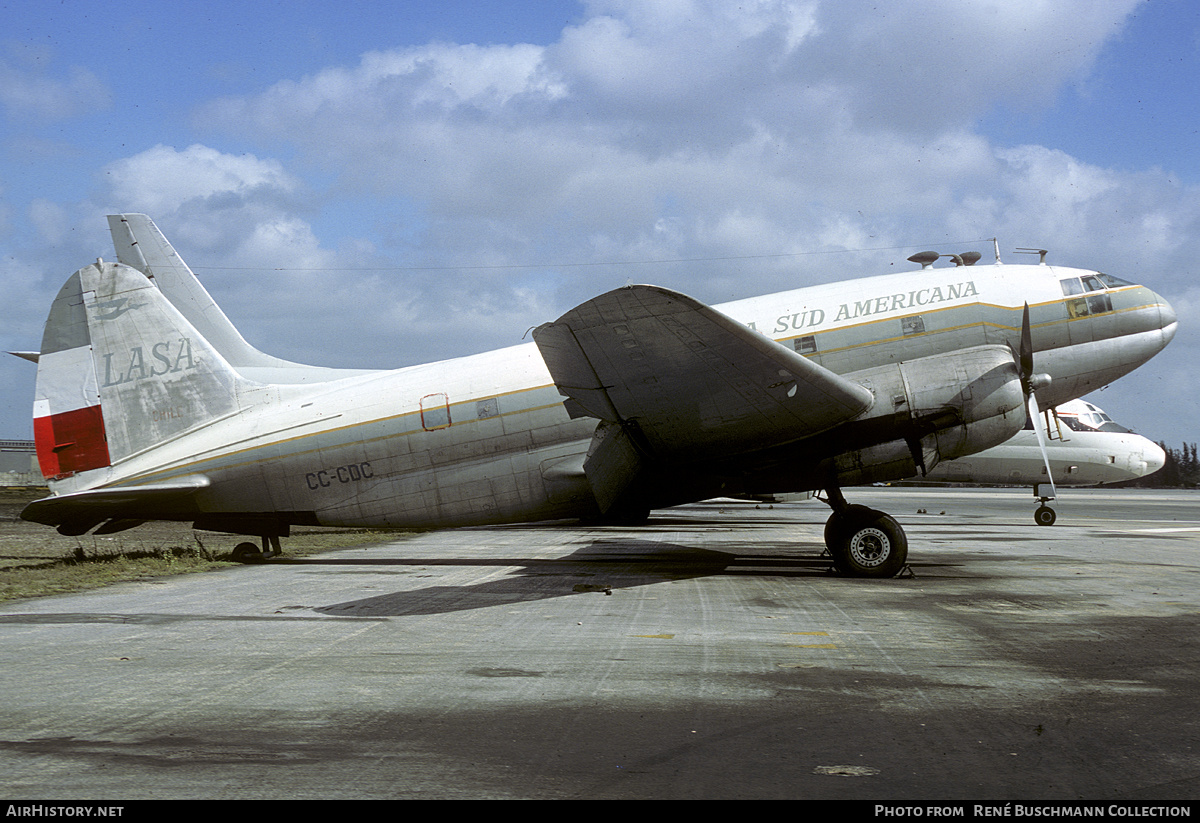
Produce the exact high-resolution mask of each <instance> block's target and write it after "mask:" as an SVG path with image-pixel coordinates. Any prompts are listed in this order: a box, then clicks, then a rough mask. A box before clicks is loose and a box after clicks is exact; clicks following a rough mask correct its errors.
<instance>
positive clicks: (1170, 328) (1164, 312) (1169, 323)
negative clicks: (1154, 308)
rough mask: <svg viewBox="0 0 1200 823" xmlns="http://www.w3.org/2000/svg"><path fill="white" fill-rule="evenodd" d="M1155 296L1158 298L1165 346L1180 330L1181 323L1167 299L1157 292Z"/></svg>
mask: <svg viewBox="0 0 1200 823" xmlns="http://www.w3.org/2000/svg"><path fill="white" fill-rule="evenodd" d="M1154 296H1155V297H1156V298H1158V320H1159V328H1161V329H1162V331H1163V345H1164V346H1165V345H1167V344H1168V343H1170V342H1171V340H1172V339H1173V338H1174V337H1175V332H1176V330H1178V329H1179V321H1178V319H1177V318H1176V316H1175V309H1174V308H1173V307H1172V306H1171V304H1170V303H1168V302H1167V299H1166V298H1165V297H1163V296H1162V295H1161V294H1159V293H1157V292H1155V293H1154Z"/></svg>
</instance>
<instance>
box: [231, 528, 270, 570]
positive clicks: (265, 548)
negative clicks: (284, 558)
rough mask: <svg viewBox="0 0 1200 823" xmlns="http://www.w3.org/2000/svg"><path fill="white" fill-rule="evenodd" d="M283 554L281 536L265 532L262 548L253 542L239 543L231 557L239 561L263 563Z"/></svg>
mask: <svg viewBox="0 0 1200 823" xmlns="http://www.w3.org/2000/svg"><path fill="white" fill-rule="evenodd" d="M281 554H283V548H282V547H281V546H280V545H279V536H278V535H274V534H272V535H265V534H264V535H263V537H262V548H261V549H260V548H259V547H258V546H256V545H254V544H253V543H238V544H237V545H236V546H234V547H233V551H232V552H231V553H230V555H229V558H230V559H231V560H233V561H235V562H237V563H261V562H263V561H264V560H267V559H268V558H271V557H278V556H279V555H281Z"/></svg>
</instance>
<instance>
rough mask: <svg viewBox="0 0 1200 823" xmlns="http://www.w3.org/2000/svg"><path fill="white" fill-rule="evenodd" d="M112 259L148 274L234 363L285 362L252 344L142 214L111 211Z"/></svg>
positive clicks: (243, 364) (266, 363)
mask: <svg viewBox="0 0 1200 823" xmlns="http://www.w3.org/2000/svg"><path fill="white" fill-rule="evenodd" d="M108 230H109V233H110V234H111V235H112V240H113V248H114V249H116V252H117V260H119V261H120V262H121V263H123V264H125V265H126V266H129V267H131V268H134V269H137V270H138V271H140V272H141V273H142V274H144V275H146V276H147V277H149V278H150V279H151V280H152V281H153V282H154V285H156V286H158V288H159V290H160V291H162V293H163V294H164V295H166V297H167V299H168V300H170V301H171V303H173V304H174V306H175V308H177V309H179V312H180V313H181V314H182V315H183V316H184V317H186V318H187V320H188V322H190V323H191V324H192V325H193V326H194V327H195V328H196V330H197V331H198V332H200V333H201V334H202V335H204V337H205V338H206V339H207V340H208V341H209V342H210V343H211V344H212V345H213V347H214V348H216V349H217V350H218V351H220V352H221V353H222V354H223V355H224V357H225V359H226V360H228V361H229V362H230V363H231V364H232V365H234V366H235V367H236V366H255V365H264V366H275V365H279V364H282V363H285V362H286V361H283V360H280V359H279V358H276V357H272V356H271V355H268V354H265V353H263V352H261V351H259V350H258V349H256V348H254V347H253V346H251V345H250V344H249V343H247V342H246V339H245V338H244V337H242V335H241V332H239V331H238V330H237V328H236V327H235V326H234V325H233V323H232V322H230V320H229V318H228V317H227V316H226V315H225V312H223V311H221V307H220V306H218V305H217V303H216V301H215V300H213V299H212V296H211V295H210V294H209V293H208V291H207V290H206V289H205V288H204V286H203V285H201V283H200V280H199V278H197V277H196V275H195V273H194V272H193V271H192V270H191V268H189V267H188V264H187V263H185V262H183V258H182V257H180V256H179V253H178V252H177V251H175V247H174V246H172V245H171V244H170V243H169V242H168V241H167V238H166V237H165V236H163V233H162V232H161V231H159V229H158V226H156V225H154V221H153V220H151V219H150V218H149V217H147V216H146V215H144V214H110V215H109V216H108Z"/></svg>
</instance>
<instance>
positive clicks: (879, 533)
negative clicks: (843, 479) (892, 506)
mask: <svg viewBox="0 0 1200 823" xmlns="http://www.w3.org/2000/svg"><path fill="white" fill-rule="evenodd" d="M828 494H829V499H828V500H826V501H825V502H826V503H828V504H829V506H830V508H832V509H833V514H831V515H829V520H828V521H826V523H825V546H826V548H827V549H829V555H830V557H832V558H833V565H834V568H836V569H837V570H838V571H839V572H841V573H842V574H844V575H847V576H850V577H895V576H896V575H897V574H899V573H900V572H901V571H903V570H904V569H905V568H906V567H907V564H906V561H907V560H908V537H907V536H905V534H904V529H903V528H902V527H901V526H900V524H899V523H898V522H897V521H896V518H894V517H892V516H891V515H889V514H886V513H885V512H881V511H879V510H878V509H872V508H869V507H867V506H851V505H849V504H848V503H846V499H845V498H844V497H842V494H841V491H840V490H838V489H836V488H832V489H830V490H829V492H828Z"/></svg>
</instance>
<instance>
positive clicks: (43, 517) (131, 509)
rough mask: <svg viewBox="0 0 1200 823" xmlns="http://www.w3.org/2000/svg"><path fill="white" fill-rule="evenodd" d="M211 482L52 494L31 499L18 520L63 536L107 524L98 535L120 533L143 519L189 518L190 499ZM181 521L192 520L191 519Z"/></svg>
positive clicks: (192, 478)
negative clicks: (49, 529) (55, 527)
mask: <svg viewBox="0 0 1200 823" xmlns="http://www.w3.org/2000/svg"><path fill="white" fill-rule="evenodd" d="M209 484H210V481H209V479H208V478H207V477H205V476H204V475H199V474H198V475H192V476H190V477H184V478H181V479H179V480H175V481H172V482H170V483H143V484H141V485H129V486H110V487H108V488H103V489H91V490H88V491H81V492H74V493H71V494H59V495H51V496H50V497H43V498H41V499H40V500H34V501H33V502H32V503H30V504H29V505H28V506H26V507H25V509H24V510H23V511H22V512H21V517H22V518H23V519H25V520H31V521H33V522H34V523H44V524H46V525H47V526H57V527H58V531H59V532H60V533H62V534H69V535H75V534H84V533H85V532H87V531H88V530H90V529H91V528H92V527H93V526H96V525H97V524H99V523H103V522H105V521H108V523H107V524H106V525H105V526H104V527H103V528H102V529H101V530H100V531H97V532H96V533H97V534H107V533H110V532H114V531H120V530H121V529H122V528H127V527H128V526H127V525H125V524H129V525H136V524H137V523H140V522H141V521H142V520H152V519H173V518H171V515H172V514H176V513H183V514H187V515H190V513H191V512H192V509H193V507H192V506H191V505H190V498H191V497H192V496H193V495H194V494H196V492H198V491H200V490H201V489H206V488H208V486H209ZM182 519H192V518H191V517H190V516H186V517H183V518H182Z"/></svg>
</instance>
